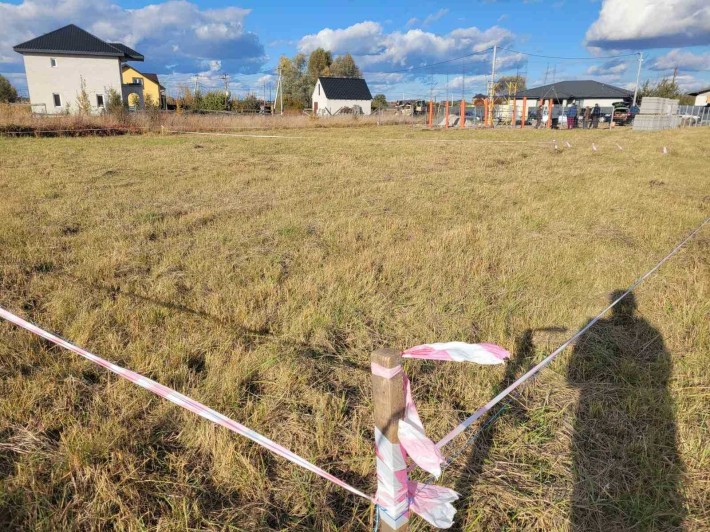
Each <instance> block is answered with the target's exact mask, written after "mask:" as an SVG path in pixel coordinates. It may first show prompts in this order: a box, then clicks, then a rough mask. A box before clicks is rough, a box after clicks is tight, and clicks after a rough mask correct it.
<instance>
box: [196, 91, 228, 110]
mask: <svg viewBox="0 0 710 532" xmlns="http://www.w3.org/2000/svg"><path fill="white" fill-rule="evenodd" d="M227 107H229V99H228V98H227V95H226V94H225V92H224V91H210V92H208V93H206V94H205V95H204V96H203V98H202V109H205V110H206V111H224V110H226V109H227Z"/></svg>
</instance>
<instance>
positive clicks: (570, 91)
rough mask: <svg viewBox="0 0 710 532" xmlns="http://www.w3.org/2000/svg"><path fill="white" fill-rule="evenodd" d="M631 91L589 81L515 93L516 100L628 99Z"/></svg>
mask: <svg viewBox="0 0 710 532" xmlns="http://www.w3.org/2000/svg"><path fill="white" fill-rule="evenodd" d="M633 95H634V93H633V92H632V91H627V90H626V89H621V88H619V87H614V86H613V85H607V84H606V83H600V82H599V81H594V80H591V79H585V80H574V81H560V82H557V83H551V84H549V85H543V86H542V87H535V88H532V89H527V90H524V91H519V92H518V93H516V95H515V96H516V97H517V98H523V97H527V98H559V99H562V98H565V99H566V98H570V97H572V98H630V97H632V96H633Z"/></svg>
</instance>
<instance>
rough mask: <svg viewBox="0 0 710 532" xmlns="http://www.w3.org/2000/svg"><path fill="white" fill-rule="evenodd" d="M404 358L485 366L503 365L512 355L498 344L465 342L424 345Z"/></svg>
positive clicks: (412, 350) (409, 350) (404, 354)
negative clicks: (471, 363)
mask: <svg viewBox="0 0 710 532" xmlns="http://www.w3.org/2000/svg"><path fill="white" fill-rule="evenodd" d="M402 357H403V358H423V359H427V360H447V361H450V362H475V363H477V364H483V365H485V366H489V365H493V364H502V363H503V362H505V359H506V358H509V357H510V353H509V352H508V351H506V350H505V349H503V348H502V347H501V346H499V345H496V344H487V343H481V344H467V343H465V342H444V343H436V344H423V345H418V346H416V347H412V348H410V349H407V350H406V351H404V352H403V353H402Z"/></svg>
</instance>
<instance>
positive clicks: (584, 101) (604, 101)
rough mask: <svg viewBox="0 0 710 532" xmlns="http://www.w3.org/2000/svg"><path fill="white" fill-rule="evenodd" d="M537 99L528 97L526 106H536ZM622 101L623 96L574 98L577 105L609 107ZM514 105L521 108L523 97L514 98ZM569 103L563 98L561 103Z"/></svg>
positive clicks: (565, 104)
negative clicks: (596, 104)
mask: <svg viewBox="0 0 710 532" xmlns="http://www.w3.org/2000/svg"><path fill="white" fill-rule="evenodd" d="M537 101H538V100H537V99H536V98H528V106H527V108H528V109H530V108H531V107H537ZM621 101H623V98H576V99H575V102H576V103H577V107H586V106H589V107H594V104H595V103H598V104H599V107H611V106H612V104H613V103H615V102H621ZM516 102H517V103H516V107H518V108H520V109H522V108H523V99H522V98H520V99H518V100H516ZM569 103H571V102H568V101H567V100H563V105H564V106H565V107H566V106H567V105H568V104H569ZM545 105H547V99H545Z"/></svg>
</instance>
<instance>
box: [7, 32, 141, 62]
mask: <svg viewBox="0 0 710 532" xmlns="http://www.w3.org/2000/svg"><path fill="white" fill-rule="evenodd" d="M13 50H15V51H16V52H18V53H21V54H23V53H49V54H57V55H62V54H67V55H98V56H103V57H117V58H119V59H127V60H133V61H143V56H142V55H141V54H139V53H138V52H136V51H135V50H131V49H130V48H128V46H125V45H123V44H120V43H113V44H109V43H107V42H106V41H102V40H101V39H99V38H98V37H96V36H95V35H92V34H91V33H89V32H88V31H86V30H82V29H81V28H80V27H78V26H75V25H74V24H69V25H68V26H64V27H63V28H59V29H58V30H54V31H50V32H49V33H45V34H44V35H40V36H39V37H35V38H34V39H31V40H29V41H27V42H23V43H22V44H18V45H17V46H14V47H13Z"/></svg>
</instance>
